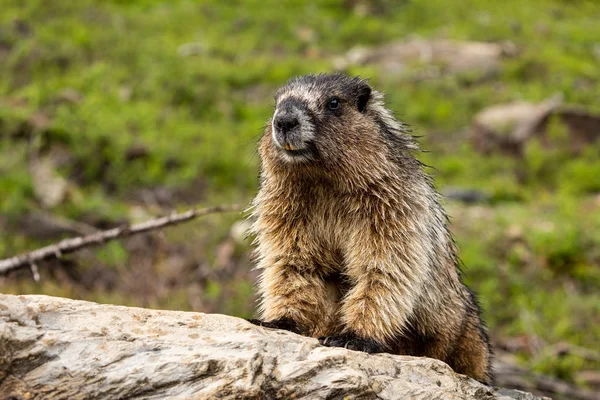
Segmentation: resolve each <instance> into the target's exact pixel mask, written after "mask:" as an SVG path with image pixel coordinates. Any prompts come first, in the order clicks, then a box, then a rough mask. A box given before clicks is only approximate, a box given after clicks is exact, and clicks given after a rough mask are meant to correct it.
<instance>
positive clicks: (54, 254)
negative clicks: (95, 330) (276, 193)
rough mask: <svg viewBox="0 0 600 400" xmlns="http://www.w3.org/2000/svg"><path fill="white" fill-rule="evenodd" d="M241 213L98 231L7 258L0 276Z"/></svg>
mask: <svg viewBox="0 0 600 400" xmlns="http://www.w3.org/2000/svg"><path fill="white" fill-rule="evenodd" d="M241 210H242V207H241V206H239V205H235V204H234V205H225V206H215V207H208V208H202V209H199V210H189V211H186V212H184V213H180V214H177V213H173V214H171V215H169V216H166V217H161V218H156V219H151V220H149V221H146V222H142V223H139V224H134V225H124V226H120V227H118V228H113V229H108V230H105V231H99V232H97V233H92V234H90V235H86V236H79V237H75V238H71V239H64V240H61V241H60V242H58V243H54V244H51V245H49V246H46V247H42V248H39V249H37V250H33V251H30V252H28V253H23V254H21V255H18V256H15V257H11V258H7V259H5V260H0V275H5V274H7V273H8V272H10V271H14V270H16V269H19V268H23V267H28V266H31V265H35V264H36V263H37V262H39V261H43V260H49V259H53V258H58V257H60V256H61V255H64V254H69V253H73V252H74V251H77V250H79V249H82V248H84V247H90V246H98V245H100V244H103V243H106V242H109V241H111V240H115V239H119V238H124V237H128V236H132V235H136V234H138V233H144V232H148V231H152V230H155V229H160V228H164V227H165V226H169V225H175V224H180V223H182V222H186V221H190V220H192V219H195V218H197V217H200V216H203V215H207V214H215V213H223V212H230V211H241Z"/></svg>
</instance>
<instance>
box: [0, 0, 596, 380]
mask: <svg viewBox="0 0 600 400" xmlns="http://www.w3.org/2000/svg"><path fill="white" fill-rule="evenodd" d="M0 3H1V6H0V232H1V233H0V258H5V257H8V256H11V255H14V254H17V253H20V252H23V251H26V250H30V249H34V248H36V247H39V246H41V245H44V244H48V243H52V242H55V241H57V240H59V239H60V238H63V237H70V236H75V235H80V234H85V233H89V232H92V231H94V230H95V229H105V228H108V227H113V226H118V225H120V224H123V223H126V222H139V221H143V220H146V219H149V218H152V217H155V216H159V215H165V214H167V213H169V212H171V211H172V210H185V209H187V208H190V207H193V206H203V205H214V204H228V203H241V204H248V203H249V201H250V199H251V198H252V196H253V195H254V194H255V192H256V188H257V175H258V156H257V153H256V142H257V140H258V138H259V137H260V135H261V132H262V130H263V127H264V124H265V122H266V121H267V120H268V118H269V117H270V115H271V113H272V111H273V99H272V96H273V93H274V91H275V89H276V88H277V87H278V86H280V85H281V84H283V83H284V82H285V81H286V80H287V79H289V78H290V77H292V76H295V75H299V74H304V73H313V72H331V71H334V70H340V69H341V70H343V71H345V72H347V73H349V74H360V75H362V76H364V77H368V78H369V79H370V82H371V83H372V85H373V86H374V87H376V88H377V89H379V90H381V91H384V92H385V93H386V95H387V102H388V106H389V107H390V108H391V109H392V110H393V111H394V112H395V114H396V115H397V116H398V118H399V119H401V120H403V121H405V122H407V123H409V124H410V125H411V126H412V128H413V132H414V134H415V135H419V136H422V138H421V139H420V141H421V144H422V147H423V148H424V149H427V150H429V152H427V153H423V154H421V155H420V156H419V157H420V158H421V159H422V161H423V162H425V163H426V164H428V165H430V166H432V168H431V169H430V171H429V172H430V173H432V174H433V175H434V176H435V178H436V182H437V185H438V188H439V189H440V191H442V192H443V193H445V194H447V195H448V200H447V208H448V211H449V213H450V215H451V217H452V220H451V222H452V230H453V232H454V233H455V235H456V239H457V242H458V245H459V247H460V254H461V258H462V260H463V261H464V264H465V268H464V270H465V279H466V282H467V283H468V284H469V286H470V287H472V288H473V289H474V290H475V291H477V292H478V293H479V297H480V300H481V303H482V304H483V307H484V309H485V318H486V320H487V321H488V324H489V326H490V330H491V334H492V338H493V340H494V344H495V346H496V348H497V349H498V352H499V354H500V355H501V356H502V357H504V358H503V359H506V360H510V361H511V362H513V363H515V364H516V365H520V366H521V367H524V368H527V369H531V370H534V371H536V372H539V373H544V374H548V375H550V376H554V377H557V378H561V379H564V380H566V381H568V382H571V383H575V384H577V385H580V386H588V387H590V386H591V387H596V388H597V387H598V386H597V385H598V384H599V383H600V378H599V375H600V372H598V369H599V367H600V361H599V357H598V353H597V351H598V340H599V337H600V291H599V289H600V128H599V126H600V122H599V121H600V117H599V115H600V68H599V66H600V23H599V21H600V3H599V2H596V1H583V0H580V1H563V0H539V1H535V2H534V1H529V2H527V1H521V0H506V1H503V2H495V1H484V0H465V1H452V0H445V1H442V0H439V1H432V0H405V1H387V0H346V1H333V0H318V1H311V2H304V1H287V2H280V1H265V0H263V1H245V2H239V3H237V2H225V1H219V0H206V1H196V2H195V1H179V0H176V1H170V2H168V1H152V0H137V1H125V0H122V1H118V0H113V1H100V0H96V1H92V0H78V1H76V2H66V1H43V0H28V1H26V2H24V1H21V0H19V1H17V0H1V1H0ZM474 41H475V42H478V43H473V42H474ZM557 99H561V100H557ZM559 101H561V103H560V105H557V104H558V102H559ZM515 102H516V103H515ZM506 103H512V104H513V105H512V108H511V107H509V108H505V109H496V110H495V112H496V114H498V115H499V116H500V117H499V118H496V120H499V121H500V122H498V121H496V122H495V123H493V124H492V125H493V126H492V127H490V125H489V124H490V123H489V121H488V120H489V118H488V117H489V116H488V117H486V116H480V117H477V115H478V113H480V112H482V111H483V110H485V109H486V108H488V107H490V106H496V105H502V104H506ZM536 113H538V114H539V115H538V114H536ZM535 115H538V117H539V118H538V120H537V121H538V122H540V121H541V122H540V123H538V124H537V125H535V124H534V125H535V127H534V128H531V124H529V125H527V124H528V121H529V120H528V119H531V118H533V117H534V116H535ZM492 119H493V118H492ZM511 121H512V122H511ZM494 124H495V125H494ZM528 126H529V128H530V129H529V130H528V129H525V128H527V127H528ZM524 127H525V128H524ZM523 129H525V132H526V133H527V134H526V135H525V136H523V135H522V134H521V133H522V131H523ZM490 132H491V133H490ZM519 132H521V133H519ZM498 138H499V139H498ZM244 228H245V223H244V222H243V216H242V215H241V214H236V213H233V214H222V215H213V216H208V217H204V218H202V219H201V220H197V221H194V222H191V223H188V224H185V225H181V226H177V227H173V228H169V229H167V230H164V231H162V232H157V233H152V234H147V235H142V236H136V237H133V238H130V239H127V240H123V241H118V242H112V243H110V244H109V245H106V246H104V247H101V248H98V249H93V250H84V251H81V252H79V253H77V254H74V255H72V256H68V257H64V258H63V259H62V260H60V261H57V262H47V263H43V264H40V265H39V268H40V274H41V278H42V279H41V281H40V282H34V281H33V279H32V276H31V273H30V272H29V271H28V270H27V269H25V270H21V271H18V272H16V273H13V274H11V275H9V276H7V277H0V291H2V292H4V293H19V294H23V293H45V294H50V295H58V296H65V297H71V298H81V299H88V300H93V301H99V302H107V303H108V302H110V303H119V304H126V305H136V306H143V307H154V308H167V309H180V310H196V311H202V312H221V313H227V314H233V315H239V316H242V317H249V316H251V315H252V313H253V310H254V306H255V303H254V301H253V300H254V297H253V283H254V280H255V278H256V276H255V272H253V271H252V270H251V267H252V262H251V260H250V256H249V252H250V249H251V245H250V243H249V241H248V240H245V239H244V237H243V230H244Z"/></svg>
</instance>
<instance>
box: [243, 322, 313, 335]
mask: <svg viewBox="0 0 600 400" xmlns="http://www.w3.org/2000/svg"><path fill="white" fill-rule="evenodd" d="M248 322H251V323H253V324H254V325H258V326H264V327H265V328H272V329H283V330H286V331H290V332H294V333H297V334H302V328H301V327H300V325H298V324H297V323H296V321H294V320H292V319H290V318H279V319H274V320H272V321H261V320H260V319H249V320H248Z"/></svg>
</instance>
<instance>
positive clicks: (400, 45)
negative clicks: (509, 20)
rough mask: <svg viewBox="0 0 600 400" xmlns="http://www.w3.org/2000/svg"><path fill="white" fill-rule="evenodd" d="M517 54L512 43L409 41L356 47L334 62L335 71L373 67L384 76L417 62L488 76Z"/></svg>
mask: <svg viewBox="0 0 600 400" xmlns="http://www.w3.org/2000/svg"><path fill="white" fill-rule="evenodd" d="M515 52H516V49H515V46H514V44H512V43H509V42H506V43H486V42H461V41H456V40H448V39H431V40H429V39H422V38H412V39H407V40H399V41H395V42H391V43H388V44H385V45H383V46H379V47H373V48H366V47H355V48H353V49H351V50H350V51H349V52H348V53H347V54H346V55H345V56H344V57H342V58H339V59H337V60H336V61H335V67H336V68H337V69H345V68H347V67H348V66H349V65H374V66H377V67H380V68H381V69H382V70H383V71H384V72H386V73H397V72H400V71H402V70H403V69H404V68H405V66H406V65H407V64H410V63H414V62H418V63H422V64H432V65H435V66H440V67H441V68H442V70H443V72H447V73H450V74H456V73H461V72H477V73H482V74H484V75H485V74H488V73H491V72H494V71H496V70H497V69H498V68H499V65H500V61H501V59H502V57H504V56H507V55H513V54H514V53H515Z"/></svg>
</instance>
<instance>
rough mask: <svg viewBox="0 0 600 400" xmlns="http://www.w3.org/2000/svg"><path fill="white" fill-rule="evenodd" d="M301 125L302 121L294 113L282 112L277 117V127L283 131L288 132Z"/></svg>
mask: <svg viewBox="0 0 600 400" xmlns="http://www.w3.org/2000/svg"><path fill="white" fill-rule="evenodd" d="M299 125H300V121H298V118H297V117H296V116H295V115H292V114H282V115H278V116H277V117H276V118H275V128H277V130H278V131H279V132H281V133H288V132H289V131H291V130H292V129H294V128H295V127H297V126H299Z"/></svg>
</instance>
